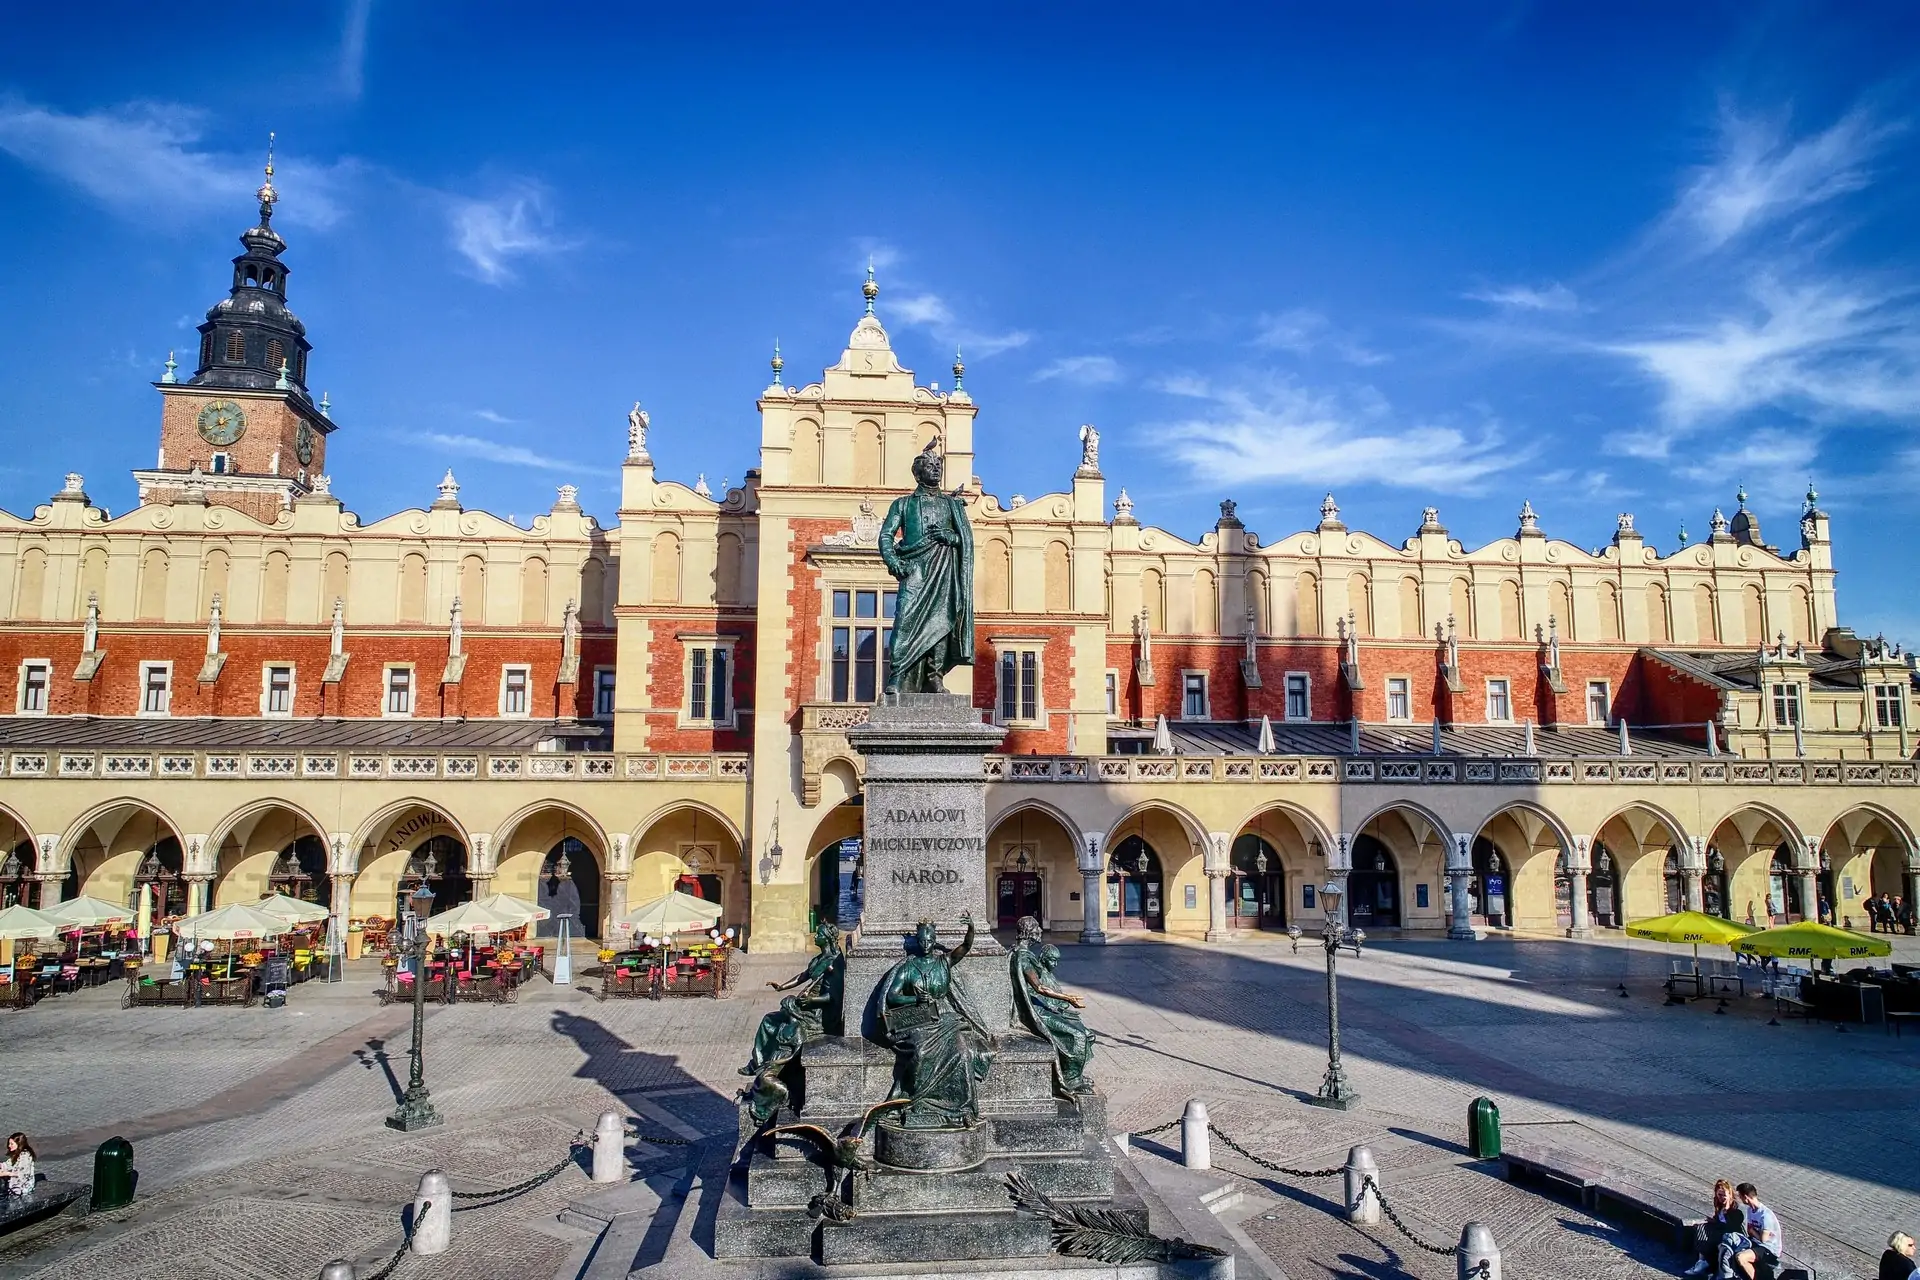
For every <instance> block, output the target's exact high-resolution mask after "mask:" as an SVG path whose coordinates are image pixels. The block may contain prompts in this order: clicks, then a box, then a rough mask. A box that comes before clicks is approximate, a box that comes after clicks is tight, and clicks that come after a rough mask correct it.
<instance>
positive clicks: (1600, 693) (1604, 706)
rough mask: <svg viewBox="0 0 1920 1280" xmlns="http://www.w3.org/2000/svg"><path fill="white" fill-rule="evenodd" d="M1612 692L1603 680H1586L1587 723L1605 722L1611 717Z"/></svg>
mask: <svg viewBox="0 0 1920 1280" xmlns="http://www.w3.org/2000/svg"><path fill="white" fill-rule="evenodd" d="M1612 711H1613V694H1612V691H1611V690H1610V689H1608V687H1607V682H1606V681H1605V680H1589V681H1587V723H1588V724H1605V723H1606V722H1607V721H1608V720H1609V719H1611V718H1612Z"/></svg>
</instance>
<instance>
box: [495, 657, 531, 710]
mask: <svg viewBox="0 0 1920 1280" xmlns="http://www.w3.org/2000/svg"><path fill="white" fill-rule="evenodd" d="M532 680H533V671H532V670H531V669H530V668H528V667H503V668H502V669H501V671H500V714H501V715H503V716H524V715H525V714H527V700H528V699H527V687H528V685H529V684H531V683H532Z"/></svg>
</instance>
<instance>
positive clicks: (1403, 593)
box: [1400, 578, 1426, 637]
mask: <svg viewBox="0 0 1920 1280" xmlns="http://www.w3.org/2000/svg"><path fill="white" fill-rule="evenodd" d="M1400 634H1401V635H1403V636H1415V637H1418V636H1421V635H1425V634H1426V627H1425V625H1424V624H1423V622H1422V621H1421V618H1420V579H1418V578H1402V579H1400Z"/></svg>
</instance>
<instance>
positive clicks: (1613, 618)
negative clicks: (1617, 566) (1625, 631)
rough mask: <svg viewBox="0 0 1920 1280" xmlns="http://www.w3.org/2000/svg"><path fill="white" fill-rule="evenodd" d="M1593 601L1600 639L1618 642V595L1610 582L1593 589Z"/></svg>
mask: <svg viewBox="0 0 1920 1280" xmlns="http://www.w3.org/2000/svg"><path fill="white" fill-rule="evenodd" d="M1593 594H1594V600H1595V603H1596V604H1597V606H1598V610H1599V614H1600V638H1601V639H1602V640H1618V639H1619V638H1620V593H1619V591H1617V590H1616V589H1615V588H1614V585H1613V584H1612V583H1611V582H1602V583H1601V584H1600V585H1599V586H1598V587H1597V588H1595V589H1594V593H1593Z"/></svg>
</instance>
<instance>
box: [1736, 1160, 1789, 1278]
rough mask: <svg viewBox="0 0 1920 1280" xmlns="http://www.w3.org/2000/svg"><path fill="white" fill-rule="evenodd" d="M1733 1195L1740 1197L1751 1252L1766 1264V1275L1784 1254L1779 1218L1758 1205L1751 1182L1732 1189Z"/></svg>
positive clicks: (1777, 1265)
mask: <svg viewBox="0 0 1920 1280" xmlns="http://www.w3.org/2000/svg"><path fill="white" fill-rule="evenodd" d="M1734 1194H1735V1195H1737V1196H1739V1197H1740V1203H1741V1205H1742V1206H1744V1207H1745V1208H1746V1211H1747V1237H1748V1239H1750V1240H1752V1241H1753V1250H1754V1252H1755V1253H1757V1254H1759V1255H1760V1258H1759V1260H1760V1262H1762V1263H1764V1264H1767V1266H1766V1267H1765V1268H1756V1270H1761V1269H1765V1270H1767V1272H1768V1274H1771V1273H1772V1271H1773V1270H1775V1269H1777V1268H1778V1267H1779V1265H1780V1258H1781V1255H1782V1254H1783V1253H1784V1252H1785V1247H1784V1245H1783V1243H1782V1236H1781V1232H1780V1217H1779V1215H1778V1214H1776V1213H1774V1211H1773V1210H1771V1209H1769V1208H1767V1206H1766V1205H1764V1204H1762V1203H1760V1190H1759V1188H1758V1187H1755V1186H1754V1185H1753V1184H1752V1183H1751V1182H1743V1183H1741V1184H1740V1185H1739V1186H1738V1187H1735V1188H1734Z"/></svg>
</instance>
